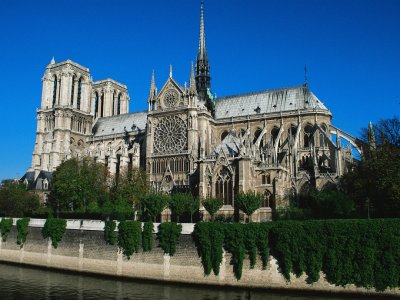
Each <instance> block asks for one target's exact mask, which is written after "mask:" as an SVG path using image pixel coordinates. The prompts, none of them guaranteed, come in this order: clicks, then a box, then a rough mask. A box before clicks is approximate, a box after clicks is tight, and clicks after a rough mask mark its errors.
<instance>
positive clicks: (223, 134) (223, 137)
mask: <svg viewBox="0 0 400 300" xmlns="http://www.w3.org/2000/svg"><path fill="white" fill-rule="evenodd" d="M228 134H229V132H228V131H227V130H225V131H224V132H223V133H222V134H221V142H222V141H223V140H224V139H225V138H226V137H227V136H228Z"/></svg>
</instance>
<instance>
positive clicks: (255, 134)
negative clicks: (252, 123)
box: [253, 128, 262, 144]
mask: <svg viewBox="0 0 400 300" xmlns="http://www.w3.org/2000/svg"><path fill="white" fill-rule="evenodd" d="M261 132H262V129H261V128H257V130H256V131H255V132H254V139H253V144H255V143H256V141H257V139H258V138H259V137H260V134H261Z"/></svg>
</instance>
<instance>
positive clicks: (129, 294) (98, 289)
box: [0, 264, 365, 300]
mask: <svg viewBox="0 0 400 300" xmlns="http://www.w3.org/2000/svg"><path fill="white" fill-rule="evenodd" d="M0 299H1V300H8V299H18V300H19V299H29V300H31V299H32V300H36V299H60V300H64V299H65V300H67V299H68V300H72V299H121V300H122V299H124V300H125V299H141V300H147V299H159V300H170V299H182V300H185V299H188V300H231V299H233V300H242V299H243V300H261V299H263V300H264V299H267V300H316V299H325V300H334V299H342V298H334V297H321V296H304V295H300V294H297V295H296V294H290V295H288V294H278V293H276V292H270V291H260V290H255V291H254V290H252V291H250V290H246V289H233V290H232V289H228V288H224V289H222V288H210V287H205V286H186V285H173V284H163V283H150V282H143V281H134V280H121V279H116V278H110V277H98V276H91V275H80V274H75V273H74V274H72V273H63V272H60V271H50V270H43V269H36V268H29V267H20V266H15V265H8V264H0ZM352 299H357V298H352ZM358 299H365V298H361V297H360V298H358Z"/></svg>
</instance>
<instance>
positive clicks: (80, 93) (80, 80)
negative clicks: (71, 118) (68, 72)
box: [76, 78, 82, 109]
mask: <svg viewBox="0 0 400 300" xmlns="http://www.w3.org/2000/svg"><path fill="white" fill-rule="evenodd" d="M81 99H82V78H79V81H78V97H77V99H76V109H81Z"/></svg>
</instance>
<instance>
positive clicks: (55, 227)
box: [42, 218, 67, 248]
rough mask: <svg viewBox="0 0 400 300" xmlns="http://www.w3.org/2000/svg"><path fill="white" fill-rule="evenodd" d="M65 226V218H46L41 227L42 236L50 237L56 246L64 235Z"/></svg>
mask: <svg viewBox="0 0 400 300" xmlns="http://www.w3.org/2000/svg"><path fill="white" fill-rule="evenodd" d="M66 227H67V221H66V220H65V219H56V218H48V219H47V220H46V223H45V224H44V227H43V229H42V235H43V238H45V239H47V238H50V239H51V244H52V245H53V247H54V248H57V247H58V243H59V242H60V241H61V240H62V238H63V236H64V233H65V228H66Z"/></svg>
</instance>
